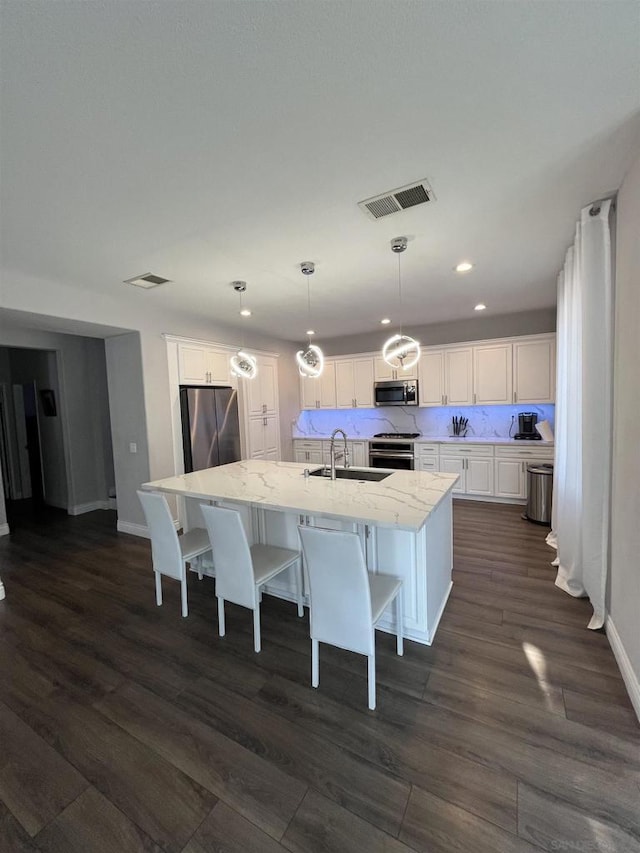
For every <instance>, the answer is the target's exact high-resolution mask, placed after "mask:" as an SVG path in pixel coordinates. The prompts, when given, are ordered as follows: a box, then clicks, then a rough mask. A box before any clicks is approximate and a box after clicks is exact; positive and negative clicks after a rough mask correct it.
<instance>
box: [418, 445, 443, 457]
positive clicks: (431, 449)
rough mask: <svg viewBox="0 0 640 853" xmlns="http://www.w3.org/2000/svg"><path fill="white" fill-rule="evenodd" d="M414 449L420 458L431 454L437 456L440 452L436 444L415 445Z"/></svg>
mask: <svg viewBox="0 0 640 853" xmlns="http://www.w3.org/2000/svg"><path fill="white" fill-rule="evenodd" d="M415 447H416V450H417V451H418V454H419V455H420V456H425V455H426V456H429V455H431V454H433V453H435V454H436V456H437V455H438V452H439V450H440V446H439V445H438V444H416V445H415Z"/></svg>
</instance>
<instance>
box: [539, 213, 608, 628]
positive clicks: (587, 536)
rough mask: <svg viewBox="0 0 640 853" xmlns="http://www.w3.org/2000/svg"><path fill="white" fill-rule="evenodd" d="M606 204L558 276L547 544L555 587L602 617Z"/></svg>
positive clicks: (585, 218) (596, 618)
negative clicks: (553, 439) (552, 462)
mask: <svg viewBox="0 0 640 853" xmlns="http://www.w3.org/2000/svg"><path fill="white" fill-rule="evenodd" d="M610 208H611V202H610V201H604V202H598V203H596V204H594V205H589V207H585V208H584V209H583V210H582V212H581V217H580V221H579V222H578V224H577V226H576V237H575V242H574V244H573V246H572V247H571V248H570V249H569V251H568V252H567V256H566V259H565V265H564V268H563V270H562V272H561V273H560V275H559V277H558V319H557V347H558V352H557V364H558V371H557V372H558V379H557V388H556V417H555V432H556V445H555V467H554V472H553V473H554V476H553V515H552V525H551V533H550V534H549V536H548V537H547V542H548V543H549V544H550V545H552V546H553V547H555V548H557V551H558V556H557V558H556V560H555V561H554V564H555V565H557V566H558V575H557V577H556V585H557V586H559V587H560V588H561V589H564V590H565V592H568V593H569V594H570V595H573V596H577V597H583V596H588V597H589V599H590V601H591V604H592V605H593V617H592V619H591V621H590V623H589V628H601V627H602V626H603V624H604V620H605V615H606V614H605V590H606V583H607V567H608V549H609V497H610V496H609V484H610V471H611V458H610V454H611V387H612V370H613V367H612V322H613V321H612V301H613V293H612V287H613V283H612V269H611V232H610V228H609V214H610Z"/></svg>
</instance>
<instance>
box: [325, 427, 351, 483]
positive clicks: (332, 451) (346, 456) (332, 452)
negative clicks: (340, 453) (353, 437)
mask: <svg viewBox="0 0 640 853" xmlns="http://www.w3.org/2000/svg"><path fill="white" fill-rule="evenodd" d="M339 432H341V433H342V437H343V439H344V467H345V468H348V467H349V450H348V448H347V434H346V432H345V431H344V430H343V429H340V428H338V429H334V431H333V432H332V433H331V448H330V450H329V455H330V456H331V479H332V480H335V478H336V455H335V449H334V445H335V442H336V435H337V434H338V433H339Z"/></svg>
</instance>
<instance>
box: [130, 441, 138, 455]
mask: <svg viewBox="0 0 640 853" xmlns="http://www.w3.org/2000/svg"><path fill="white" fill-rule="evenodd" d="M137 452H138V445H137V444H136V443H135V441H130V442H129V453H137Z"/></svg>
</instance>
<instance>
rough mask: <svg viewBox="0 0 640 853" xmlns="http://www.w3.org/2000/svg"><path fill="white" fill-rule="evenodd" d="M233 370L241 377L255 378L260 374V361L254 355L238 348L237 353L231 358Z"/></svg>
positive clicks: (230, 362)
mask: <svg viewBox="0 0 640 853" xmlns="http://www.w3.org/2000/svg"><path fill="white" fill-rule="evenodd" d="M229 364H230V365H231V372H232V373H233V374H234V375H235V376H239V377H240V378H241V379H255V377H256V376H257V375H258V362H257V361H256V360H255V358H254V357H253V356H252V355H249V353H248V352H244V351H243V350H238V352H237V353H236V354H235V355H232V356H231V358H230V359H229Z"/></svg>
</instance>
